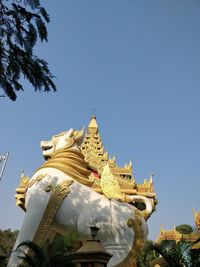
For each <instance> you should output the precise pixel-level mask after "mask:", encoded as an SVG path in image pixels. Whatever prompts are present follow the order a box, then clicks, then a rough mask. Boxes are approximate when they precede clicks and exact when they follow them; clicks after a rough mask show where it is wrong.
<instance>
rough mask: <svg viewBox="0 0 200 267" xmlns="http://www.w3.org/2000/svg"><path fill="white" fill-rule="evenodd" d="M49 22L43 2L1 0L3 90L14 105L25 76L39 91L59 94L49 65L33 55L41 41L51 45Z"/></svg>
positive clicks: (0, 81)
mask: <svg viewBox="0 0 200 267" xmlns="http://www.w3.org/2000/svg"><path fill="white" fill-rule="evenodd" d="M10 2H11V3H10ZM48 22H49V15H48V14H47V12H46V10H45V8H44V7H42V6H41V5H40V1H39V0H24V1H8V0H0V87H1V88H2V89H3V91H4V93H5V94H6V95H7V96H8V97H9V98H10V99H11V100H13V101H15V100H16V97H17V96H16V92H17V91H20V90H23V86H22V84H21V81H20V79H21V77H22V75H23V76H24V78H25V79H27V80H28V81H29V82H30V83H31V84H32V86H33V87H34V89H35V91H37V90H39V91H45V92H49V91H50V90H53V91H56V86H55V84H54V82H53V75H52V74H51V72H50V70H49V68H48V63H47V62H46V61H45V60H43V59H40V58H38V57H37V56H36V55H35V54H34V52H33V48H34V46H35V45H36V43H37V41H38V38H39V39H40V41H42V42H43V41H46V42H47V28H46V23H48Z"/></svg>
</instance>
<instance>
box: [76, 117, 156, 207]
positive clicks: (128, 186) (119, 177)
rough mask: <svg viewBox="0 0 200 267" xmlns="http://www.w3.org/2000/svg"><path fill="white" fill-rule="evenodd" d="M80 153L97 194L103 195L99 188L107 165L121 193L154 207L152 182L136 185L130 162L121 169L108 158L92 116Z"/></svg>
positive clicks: (146, 181) (94, 118) (154, 194)
mask: <svg viewBox="0 0 200 267" xmlns="http://www.w3.org/2000/svg"><path fill="white" fill-rule="evenodd" d="M81 152H82V153H83V155H84V157H85V160H86V161H87V162H88V163H89V168H90V170H91V173H92V174H91V176H90V179H91V180H93V181H94V184H93V186H92V187H93V189H94V190H95V191H97V192H99V193H103V191H102V188H101V177H102V172H103V170H104V168H105V166H106V165H107V166H108V167H109V170H110V173H111V174H112V177H114V179H115V180H116V181H117V184H118V186H119V187H120V189H121V192H122V193H125V194H129V195H130V194H135V195H143V196H146V197H148V198H150V199H151V200H152V202H153V203H154V204H155V205H156V203H157V200H156V193H155V192H154V188H153V180H152V177H150V179H149V180H147V179H145V180H144V183H143V184H136V183H135V178H134V176H133V173H132V162H131V161H130V162H129V163H127V164H125V165H124V166H123V167H120V166H118V164H117V163H116V159H115V157H113V158H110V157H109V155H108V152H107V151H105V149H104V146H103V143H102V139H101V136H100V134H99V127H98V124H97V120H96V117H95V116H93V117H92V118H91V121H90V123H89V125H88V132H87V133H86V135H85V138H84V141H83V143H82V145H81Z"/></svg>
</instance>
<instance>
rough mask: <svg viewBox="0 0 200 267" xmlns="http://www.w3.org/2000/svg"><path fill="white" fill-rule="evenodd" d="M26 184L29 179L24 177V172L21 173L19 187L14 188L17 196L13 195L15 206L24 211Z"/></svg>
mask: <svg viewBox="0 0 200 267" xmlns="http://www.w3.org/2000/svg"><path fill="white" fill-rule="evenodd" d="M28 182H29V177H28V176H25V175H24V171H22V174H21V178H20V184H19V187H18V188H16V193H17V194H15V199H16V206H19V207H20V208H22V209H23V210H24V211H26V208H25V197H26V191H27V185H28Z"/></svg>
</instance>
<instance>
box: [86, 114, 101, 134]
mask: <svg viewBox="0 0 200 267" xmlns="http://www.w3.org/2000/svg"><path fill="white" fill-rule="evenodd" d="M98 130H99V127H98V124H97V121H96V117H95V116H92V118H91V121H90V123H89V125H88V133H89V134H90V133H95V134H97V133H98Z"/></svg>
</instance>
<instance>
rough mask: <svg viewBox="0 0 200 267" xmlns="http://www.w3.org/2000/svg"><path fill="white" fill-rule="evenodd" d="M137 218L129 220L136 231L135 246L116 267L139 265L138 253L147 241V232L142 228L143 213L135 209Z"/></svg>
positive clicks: (128, 222) (134, 266) (130, 225)
mask: <svg viewBox="0 0 200 267" xmlns="http://www.w3.org/2000/svg"><path fill="white" fill-rule="evenodd" d="M134 213H135V218H134V219H133V218H129V219H128V220H127V225H128V227H130V228H132V229H133V231H134V241H133V246H132V249H131V251H130V252H129V254H128V255H127V256H126V258H125V259H124V260H123V261H122V262H120V263H119V264H117V265H116V266H115V267H137V255H138V253H139V251H140V250H141V249H142V248H143V246H144V243H145V234H144V231H143V229H142V215H141V213H140V211H139V210H137V209H134Z"/></svg>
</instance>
